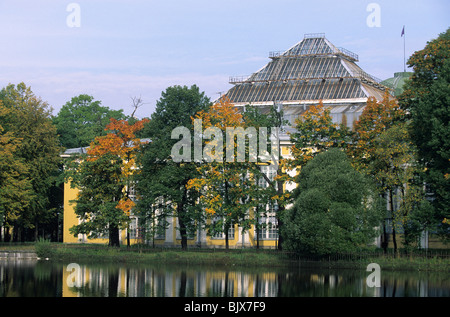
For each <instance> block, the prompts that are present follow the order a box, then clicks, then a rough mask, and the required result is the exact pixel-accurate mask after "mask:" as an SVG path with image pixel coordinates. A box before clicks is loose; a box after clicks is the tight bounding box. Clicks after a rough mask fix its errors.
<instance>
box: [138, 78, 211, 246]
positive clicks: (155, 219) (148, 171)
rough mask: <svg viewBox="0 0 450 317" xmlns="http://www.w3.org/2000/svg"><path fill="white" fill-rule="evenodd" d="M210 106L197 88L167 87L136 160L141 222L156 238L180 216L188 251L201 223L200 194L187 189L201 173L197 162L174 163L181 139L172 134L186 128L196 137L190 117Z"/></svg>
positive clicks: (146, 127) (179, 226)
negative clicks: (192, 235) (189, 242)
mask: <svg viewBox="0 0 450 317" xmlns="http://www.w3.org/2000/svg"><path fill="white" fill-rule="evenodd" d="M209 105H210V100H209V98H208V97H206V96H205V94H204V93H203V92H200V90H199V88H198V87H197V86H196V85H193V86H191V87H187V86H173V87H168V88H167V89H166V90H165V91H163V92H162V94H161V98H160V99H159V100H158V101H157V103H156V109H155V112H154V113H153V114H152V116H151V118H150V122H149V123H148V124H147V125H146V126H145V128H144V129H143V131H142V135H143V136H145V137H148V138H150V139H151V142H149V143H148V144H147V145H145V146H144V147H143V149H142V152H141V154H140V155H138V158H137V162H138V165H139V167H140V170H141V172H140V173H139V175H138V176H137V183H136V189H137V192H138V194H139V201H138V204H137V209H138V212H139V215H140V216H141V219H142V221H146V222H147V224H149V225H150V228H151V236H152V237H153V238H154V236H155V234H157V233H159V232H162V231H163V230H164V229H165V227H166V224H167V223H166V219H167V218H168V217H171V216H175V217H177V218H178V229H179V232H180V236H181V247H182V248H183V249H186V248H187V239H188V236H189V234H190V233H192V232H195V230H196V229H197V228H198V225H199V223H201V221H202V219H201V212H200V210H199V208H198V206H197V204H196V203H197V199H198V192H197V191H195V190H193V189H188V188H187V187H186V185H187V183H188V181H189V180H190V179H192V178H194V177H196V175H198V172H197V165H196V163H195V162H176V161H174V160H173V158H172V156H171V154H172V147H173V145H174V144H176V143H177V142H178V140H176V139H172V131H173V130H174V129H175V128H177V127H186V128H187V129H188V130H189V131H191V136H192V137H193V135H194V133H193V125H192V120H191V117H193V116H194V115H195V114H196V113H197V112H198V111H201V110H204V109H207V108H208V107H209ZM192 140H193V139H192ZM191 144H193V141H192V143H191ZM192 153H193V152H192Z"/></svg>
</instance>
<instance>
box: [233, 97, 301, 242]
mask: <svg viewBox="0 0 450 317" xmlns="http://www.w3.org/2000/svg"><path fill="white" fill-rule="evenodd" d="M242 115H243V120H244V125H245V127H246V128H248V127H253V128H255V129H256V131H258V130H259V128H267V136H266V135H264V133H263V134H260V135H259V138H258V149H259V148H260V147H261V146H264V145H265V144H267V143H268V144H270V142H271V141H270V139H275V140H276V141H277V144H276V145H277V147H278V148H277V149H276V151H275V153H273V150H274V149H271V150H270V152H272V153H271V160H270V162H262V161H261V157H259V156H258V160H257V162H248V163H247V168H248V173H249V174H250V175H252V178H253V179H254V181H255V185H256V186H251V187H250V188H249V190H248V191H249V196H250V199H251V201H252V202H253V205H254V206H253V207H254V212H253V222H254V226H255V230H256V245H257V248H259V232H260V230H262V229H265V228H267V227H272V226H274V227H276V228H277V231H278V232H279V231H280V228H281V227H283V213H284V210H285V208H286V206H287V205H288V204H289V203H290V202H291V193H290V192H288V191H285V186H284V185H285V184H286V183H287V182H291V181H293V177H291V176H290V175H289V171H290V169H291V168H292V164H291V163H292V162H291V161H290V160H288V159H285V158H284V157H283V155H282V153H281V146H280V142H279V140H280V134H281V133H282V130H283V128H284V127H285V126H286V125H288V124H289V122H288V121H286V120H283V119H282V118H283V111H282V109H277V107H276V105H274V106H273V107H271V108H270V110H269V111H268V112H267V113H262V112H261V110H260V109H259V107H257V106H250V105H247V106H246V107H245V109H244V112H243V113H242ZM263 131H264V130H263ZM261 138H266V139H267V138H268V139H269V140H267V142H262V140H261ZM265 167H266V168H267V171H268V173H266V172H265V171H264V170H263V169H264V168H265ZM272 168H273V169H275V171H273V170H271V169H272ZM268 212H275V219H276V223H271V222H266V221H265V219H266V218H267V216H269V219H270V218H271V215H270V214H268ZM262 220H264V221H262ZM282 246H283V237H282V236H281V235H279V234H278V243H277V248H278V249H279V250H281V249H282Z"/></svg>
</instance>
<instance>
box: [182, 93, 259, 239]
mask: <svg viewBox="0 0 450 317" xmlns="http://www.w3.org/2000/svg"><path fill="white" fill-rule="evenodd" d="M193 120H201V122H202V125H203V129H204V130H206V131H215V132H214V134H213V135H214V137H212V135H211V139H210V140H208V141H205V142H204V146H203V147H202V148H203V149H204V150H203V160H204V162H203V163H202V164H201V165H200V166H199V168H198V171H199V172H200V175H199V177H197V178H194V179H191V180H190V181H189V182H188V184H187V187H188V188H194V189H196V190H198V191H200V192H201V196H200V203H201V205H202V207H203V208H204V210H205V213H206V218H207V219H208V220H209V221H208V223H207V227H208V229H209V234H210V235H212V236H213V235H217V234H224V236H225V244H226V248H228V247H229V232H230V229H231V230H232V229H233V227H234V225H236V224H238V225H240V226H241V227H242V228H244V230H245V229H248V228H249V226H250V221H249V218H248V217H247V215H248V210H249V203H250V198H249V193H248V189H249V188H250V186H251V185H252V180H251V179H250V178H249V177H248V166H247V165H248V162H245V161H244V162H237V161H236V160H233V161H230V160H229V157H228V160H227V158H226V153H227V151H230V150H231V151H232V152H233V153H234V154H236V151H237V142H234V136H233V144H232V145H233V148H231V149H230V148H228V149H227V144H224V142H223V136H224V135H226V134H227V128H228V129H230V128H238V127H244V120H243V116H242V114H241V113H240V112H239V110H238V109H237V108H236V107H235V106H234V104H232V103H231V101H230V100H229V99H228V98H226V97H222V98H221V99H220V100H219V101H218V102H216V103H215V104H213V105H212V106H211V107H210V108H209V109H208V110H207V111H205V110H202V111H200V112H198V113H197V114H196V116H195V117H194V118H193ZM228 131H229V130H228ZM203 134H205V135H206V134H208V133H207V132H204V133H203ZM227 141H230V139H228V140H227ZM234 157H236V155H234Z"/></svg>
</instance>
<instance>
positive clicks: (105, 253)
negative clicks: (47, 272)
mask: <svg viewBox="0 0 450 317" xmlns="http://www.w3.org/2000/svg"><path fill="white" fill-rule="evenodd" d="M0 250H14V251H36V252H37V253H38V256H40V257H49V258H51V259H52V260H54V261H79V262H81V261H88V262H102V263H105V262H110V263H113V262H116V263H117V262H119V263H154V264H162V265H164V264H184V265H209V266H212V265H214V266H238V267H252V268H255V267H288V266H292V265H295V266H302V267H308V266H310V267H319V266H322V267H329V268H346V269H361V268H363V269H365V268H366V267H367V265H368V264H369V263H378V264H379V265H380V266H381V267H382V268H383V269H385V270H392V271H400V270H403V271H407V270H417V271H445V272H449V271H450V257H449V256H448V255H449V253H448V252H447V253H444V254H443V256H440V257H439V256H433V255H431V256H428V257H424V256H399V257H395V256H392V255H387V256H386V255H383V253H382V252H374V253H370V254H367V255H363V256H360V255H358V257H357V258H355V257H354V256H350V257H349V256H347V255H343V256H339V257H337V258H330V259H323V260H320V261H319V260H314V259H307V258H302V257H300V258H298V257H294V258H293V257H292V256H291V254H289V253H287V252H280V251H277V250H257V249H230V250H225V249H207V248H202V249H188V250H187V251H183V250H181V249H178V248H148V247H142V246H132V247H131V248H127V247H126V246H121V247H120V248H111V247H108V246H106V245H99V244H63V243H49V242H48V241H44V240H42V241H39V242H37V243H25V244H15V243H0ZM441 255H442V254H441Z"/></svg>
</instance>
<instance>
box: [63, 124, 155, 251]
mask: <svg viewBox="0 0 450 317" xmlns="http://www.w3.org/2000/svg"><path fill="white" fill-rule="evenodd" d="M147 121H148V120H147V119H144V120H140V121H137V122H134V124H130V123H129V122H127V121H125V120H115V119H111V122H110V123H109V124H108V125H107V126H106V130H107V131H109V133H108V134H107V135H105V136H100V137H97V138H95V140H94V141H93V142H92V143H91V146H90V147H89V148H88V150H87V153H86V155H85V157H82V158H81V160H78V162H77V164H76V168H75V169H72V170H71V171H70V172H69V175H70V177H71V179H72V186H74V187H77V188H79V189H80V192H79V194H78V197H77V200H76V201H75V202H76V206H75V213H76V214H77V216H78V217H79V218H80V220H81V223H80V224H79V225H76V226H74V227H72V228H71V229H70V230H71V232H72V233H73V234H74V235H77V234H80V233H84V234H88V235H89V237H90V238H95V237H99V236H102V235H105V234H108V236H109V245H111V246H119V229H124V228H126V227H127V226H128V223H129V220H130V212H131V210H132V208H133V207H134V205H135V203H134V202H133V201H132V200H131V198H130V197H129V191H128V189H129V187H130V184H131V178H132V176H134V174H135V173H137V171H138V170H137V169H136V168H135V158H136V153H137V150H138V149H139V148H140V145H141V141H140V139H138V138H136V136H135V134H136V132H137V131H139V130H141V129H142V128H143V126H144V124H145V123H146V122H147ZM128 243H129V239H128Z"/></svg>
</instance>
